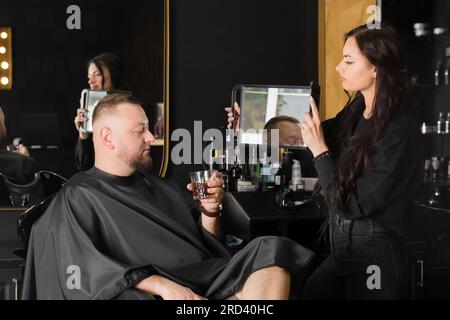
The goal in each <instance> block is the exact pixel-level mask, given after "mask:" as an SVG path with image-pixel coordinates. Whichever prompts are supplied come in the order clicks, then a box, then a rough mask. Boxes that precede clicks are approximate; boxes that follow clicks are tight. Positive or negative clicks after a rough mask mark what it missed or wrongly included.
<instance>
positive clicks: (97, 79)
mask: <svg viewBox="0 0 450 320" xmlns="http://www.w3.org/2000/svg"><path fill="white" fill-rule="evenodd" d="M102 72H103V76H102V73H101V72H100V70H98V68H97V66H96V65H95V64H94V63H91V64H90V65H89V68H88V83H89V87H90V89H91V90H109V89H111V87H112V83H111V73H110V72H109V69H108V68H106V67H102Z"/></svg>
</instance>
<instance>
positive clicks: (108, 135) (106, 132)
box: [100, 127, 114, 150]
mask: <svg viewBox="0 0 450 320" xmlns="http://www.w3.org/2000/svg"><path fill="white" fill-rule="evenodd" d="M100 140H101V141H102V143H103V144H104V145H105V146H106V147H107V148H108V149H110V150H113V149H114V143H113V141H112V130H111V129H110V128H108V127H104V128H102V129H101V130H100Z"/></svg>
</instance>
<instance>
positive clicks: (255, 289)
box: [235, 267, 291, 300]
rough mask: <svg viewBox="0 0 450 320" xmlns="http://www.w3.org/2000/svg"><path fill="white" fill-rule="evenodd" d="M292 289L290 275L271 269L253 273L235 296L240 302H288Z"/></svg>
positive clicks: (275, 268) (274, 268) (279, 269)
mask: <svg viewBox="0 0 450 320" xmlns="http://www.w3.org/2000/svg"><path fill="white" fill-rule="evenodd" d="M290 288H291V275H290V273H289V272H287V271H286V270H284V269H282V268H279V267H270V268H264V269H261V270H258V271H256V272H254V273H252V274H251V275H250V276H249V277H248V279H247V281H246V282H245V283H244V286H243V287H242V289H241V290H239V291H238V292H236V293H235V295H236V297H237V298H238V299H239V300H287V299H288V298H289V293H290Z"/></svg>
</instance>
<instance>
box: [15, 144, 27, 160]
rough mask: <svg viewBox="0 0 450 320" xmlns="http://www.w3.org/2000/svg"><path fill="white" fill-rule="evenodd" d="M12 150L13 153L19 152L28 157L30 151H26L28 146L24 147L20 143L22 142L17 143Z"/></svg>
mask: <svg viewBox="0 0 450 320" xmlns="http://www.w3.org/2000/svg"><path fill="white" fill-rule="evenodd" d="M13 152H14V153H17V154H21V155H23V156H25V157H30V152H29V151H28V148H27V147H25V146H24V145H22V144H19V145H18V146H17V149H16V150H13Z"/></svg>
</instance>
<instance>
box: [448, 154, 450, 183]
mask: <svg viewBox="0 0 450 320" xmlns="http://www.w3.org/2000/svg"><path fill="white" fill-rule="evenodd" d="M447 180H449V181H450V159H449V160H448V163H447Z"/></svg>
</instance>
